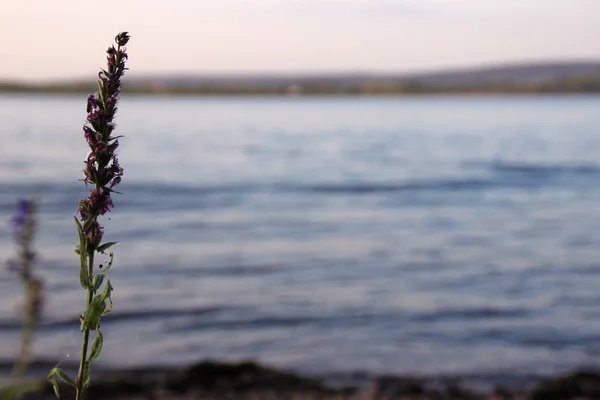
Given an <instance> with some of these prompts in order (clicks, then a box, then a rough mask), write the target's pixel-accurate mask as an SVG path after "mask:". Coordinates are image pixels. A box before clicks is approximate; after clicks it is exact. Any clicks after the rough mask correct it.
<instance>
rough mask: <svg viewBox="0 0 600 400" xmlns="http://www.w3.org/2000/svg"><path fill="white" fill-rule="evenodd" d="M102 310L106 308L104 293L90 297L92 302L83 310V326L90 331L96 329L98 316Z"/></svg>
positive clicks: (98, 323) (99, 316)
mask: <svg viewBox="0 0 600 400" xmlns="http://www.w3.org/2000/svg"><path fill="white" fill-rule="evenodd" d="M104 310H106V302H105V299H104V295H103V294H99V295H97V296H96V297H94V298H93V299H92V302H91V303H90V305H89V306H88V309H87V311H86V312H85V327H86V328H87V329H89V330H92V331H95V330H96V329H98V326H99V325H100V318H102V315H103V313H104Z"/></svg>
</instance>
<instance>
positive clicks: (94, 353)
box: [89, 330, 104, 363]
mask: <svg viewBox="0 0 600 400" xmlns="http://www.w3.org/2000/svg"><path fill="white" fill-rule="evenodd" d="M103 341H104V338H103V337H102V333H101V332H100V330H98V331H97V332H96V337H95V338H94V342H93V343H92V350H91V351H90V359H89V362H90V363H91V362H92V361H94V360H95V359H96V358H98V356H99V355H100V351H102V343H103Z"/></svg>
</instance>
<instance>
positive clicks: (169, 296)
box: [0, 0, 600, 379]
mask: <svg viewBox="0 0 600 400" xmlns="http://www.w3.org/2000/svg"><path fill="white" fill-rule="evenodd" d="M2 8H3V9H2V12H1V13H0V35H1V36H2V37H4V38H5V40H4V41H3V43H2V45H1V46H0V91H1V93H0V143H1V144H0V259H3V260H4V259H8V258H9V257H11V256H12V255H13V254H14V252H15V246H14V244H13V243H12V234H11V230H10V224H9V220H10V215H11V213H12V212H13V210H14V209H15V206H16V203H17V201H18V199H19V198H21V197H23V196H36V197H37V198H39V199H40V202H41V208H40V225H39V233H38V236H37V240H36V249H37V251H38V253H39V258H38V260H37V264H36V268H37V271H38V272H39V274H40V275H41V276H42V277H43V279H44V280H45V282H46V304H45V307H44V313H43V324H42V326H41V328H40V330H39V334H38V335H37V337H36V342H35V349H34V354H35V359H36V360H49V361H51V362H54V361H60V362H64V363H69V362H76V361H77V357H78V356H77V354H78V352H79V348H80V345H81V334H80V332H79V322H78V315H79V313H81V312H82V311H83V306H84V293H83V291H82V290H81V288H80V286H79V282H78V264H77V263H78V259H77V256H76V255H75V254H74V252H73V248H74V246H75V244H76V242H77V234H76V230H75V226H74V224H73V219H72V216H73V215H74V214H75V212H76V209H77V205H78V202H79V200H81V199H82V198H84V197H85V196H86V193H87V191H86V187H85V185H84V184H83V183H81V182H78V181H77V180H78V179H80V178H82V173H81V171H82V169H83V166H84V164H83V161H84V160H85V158H86V156H87V145H86V143H85V140H84V138H83V132H82V129H81V128H82V126H83V124H84V123H85V118H86V114H85V101H86V97H87V95H88V94H90V93H91V92H93V90H94V79H95V78H96V76H97V71H98V70H99V68H101V67H103V66H104V64H105V55H104V51H105V50H106V48H107V47H108V46H109V45H110V43H111V41H112V39H113V37H114V36H115V35H116V34H117V33H118V32H120V31H123V30H127V31H129V32H130V33H131V36H132V39H131V41H130V45H129V46H128V50H129V55H130V62H129V64H128V66H129V67H130V69H131V70H130V71H128V72H127V74H126V75H125V78H124V81H125V91H124V94H123V97H122V100H121V103H120V107H119V112H118V115H117V120H116V121H117V133H118V134H122V135H125V138H124V139H122V140H121V149H120V162H121V165H122V166H123V167H124V169H125V175H124V177H123V183H122V184H121V186H120V189H119V190H120V191H122V192H123V194H122V195H118V196H116V197H115V199H114V202H115V208H114V211H113V212H111V213H110V219H108V218H104V223H105V226H106V234H105V238H106V239H107V240H111V241H112V240H115V241H120V242H121V243H120V244H119V245H118V246H117V247H115V250H114V251H115V265H114V267H113V269H112V270H111V276H112V281H113V285H114V288H115V291H114V294H113V299H114V302H115V308H114V311H113V313H112V314H110V315H109V316H108V317H107V318H106V319H105V320H104V322H103V328H104V329H103V332H104V336H105V345H104V350H103V353H102V356H101V357H100V359H99V360H98V363H99V364H102V365H104V366H105V367H107V368H116V367H133V366H146V365H172V366H183V365H186V364H188V363H191V362H194V361H197V360H200V359H205V358H214V359H218V360H240V359H245V358H254V359H256V360H258V361H261V362H264V363H268V364H270V365H275V366H280V367H285V368H289V369H292V370H296V371H301V372H309V373H317V374H338V373H351V372H364V373H367V374H383V373H399V374H426V375H436V374H460V375H469V376H479V377H484V378H488V379H496V378H498V377H502V376H516V375H537V374H551V373H556V372H559V371H566V370H571V369H573V368H576V367H580V366H586V365H596V366H597V365H599V364H600V357H599V356H598V354H597V351H598V349H599V348H600V310H599V309H598V303H599V301H600V295H599V294H598V293H599V291H598V287H599V284H600V275H599V269H598V267H599V261H598V260H599V259H600V232H599V231H598V229H597V227H598V226H600V187H599V186H598V182H599V179H600V161H599V155H600V136H599V131H598V130H599V129H600V128H599V127H600V112H599V110H600V97H598V95H597V94H596V93H597V92H600V47H598V46H597V43H596V39H597V38H598V37H599V35H600V3H598V2H597V1H596V0H568V1H567V0H555V1H551V2H550V1H542V0H528V1H526V2H524V1H517V0H503V1H496V0H462V1H460V0H419V1H417V0H414V1H411V0H370V1H359V0H354V1H353V0H337V1H334V0H296V1H293V0H254V1H251V0H247V1H242V0H218V1H217V0H214V1H213V0H195V1H183V0H179V1H172V2H158V1H148V0H145V1H141V0H140V1H112V0H107V1H103V2H101V3H94V2H81V1H75V0H64V1H62V2H60V3H57V2H44V1H41V0H30V1H19V2H17V1H11V0H9V1H8V2H7V3H6V4H4V5H3V7H2ZM0 293H1V299H2V301H1V302H0V360H2V362H3V363H4V365H11V363H12V361H13V359H14V357H15V349H16V348H17V345H18V335H19V332H20V330H19V328H20V325H19V315H18V312H17V308H16V305H17V302H18V299H19V298H20V296H21V289H20V286H19V284H18V278H17V277H16V276H15V275H14V274H12V273H11V272H9V271H8V270H6V269H2V270H0Z"/></svg>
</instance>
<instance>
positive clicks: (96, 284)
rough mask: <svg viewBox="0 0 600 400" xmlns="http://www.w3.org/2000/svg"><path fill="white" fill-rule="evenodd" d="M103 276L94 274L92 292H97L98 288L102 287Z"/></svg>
mask: <svg viewBox="0 0 600 400" xmlns="http://www.w3.org/2000/svg"><path fill="white" fill-rule="evenodd" d="M104 276H105V274H96V275H95V276H94V280H93V285H92V287H93V288H94V292H97V291H98V289H100V286H102V282H104Z"/></svg>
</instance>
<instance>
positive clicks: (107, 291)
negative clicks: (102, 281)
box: [102, 279, 113, 315]
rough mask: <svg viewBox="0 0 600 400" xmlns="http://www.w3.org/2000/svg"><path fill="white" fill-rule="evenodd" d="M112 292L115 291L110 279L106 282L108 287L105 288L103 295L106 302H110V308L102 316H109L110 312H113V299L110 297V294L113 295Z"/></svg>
mask: <svg viewBox="0 0 600 400" xmlns="http://www.w3.org/2000/svg"><path fill="white" fill-rule="evenodd" d="M112 290H113V287H112V285H111V284H110V279H107V280H106V285H105V286H104V291H103V292H102V295H103V296H104V299H105V300H108V307H107V308H106V310H105V311H104V312H103V313H102V315H106V314H108V313H109V312H111V311H112V308H113V302H112V298H111V297H110V294H111V292H112Z"/></svg>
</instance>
